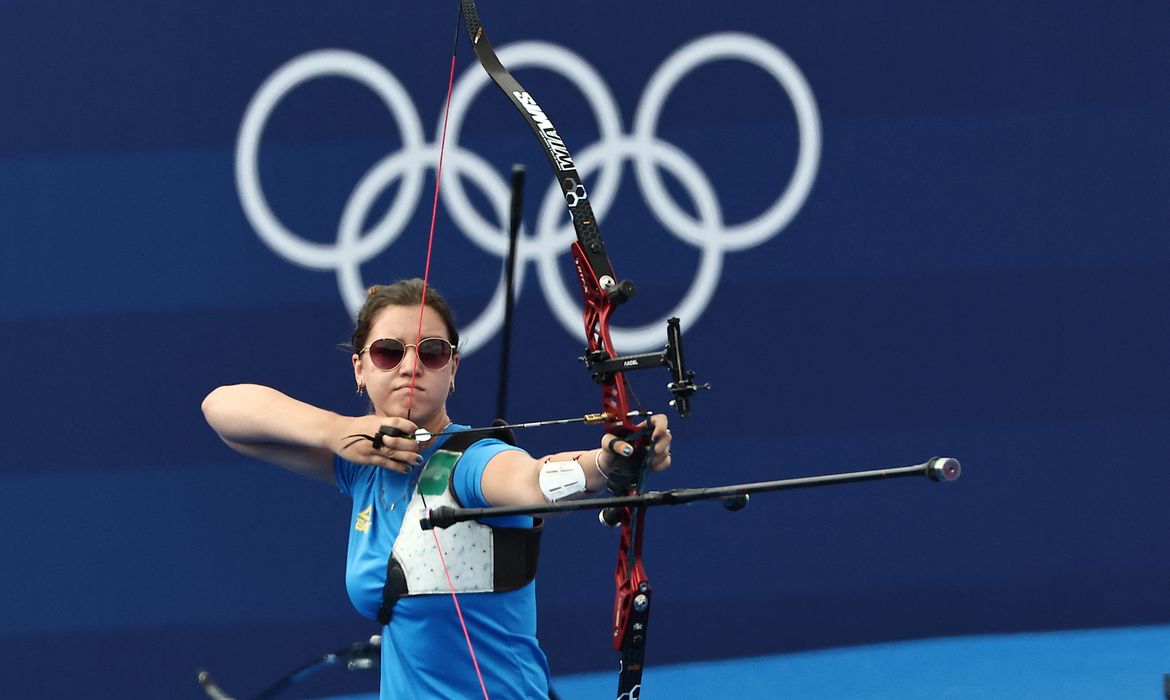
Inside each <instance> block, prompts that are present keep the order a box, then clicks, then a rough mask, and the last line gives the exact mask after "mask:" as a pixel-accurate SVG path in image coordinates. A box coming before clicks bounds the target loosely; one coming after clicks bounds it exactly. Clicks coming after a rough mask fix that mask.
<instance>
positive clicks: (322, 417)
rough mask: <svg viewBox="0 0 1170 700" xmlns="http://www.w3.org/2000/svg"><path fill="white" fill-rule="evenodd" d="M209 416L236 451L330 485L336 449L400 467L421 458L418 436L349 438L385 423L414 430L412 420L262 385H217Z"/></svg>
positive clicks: (206, 409)
mask: <svg viewBox="0 0 1170 700" xmlns="http://www.w3.org/2000/svg"><path fill="white" fill-rule="evenodd" d="M203 416H204V417H205V418H206V419H207V423H208V424H209V425H210V426H211V428H212V429H213V430H215V432H216V433H217V434H218V435H219V437H220V439H222V440H223V441H224V442H225V443H227V444H228V446H229V447H231V448H232V449H233V450H235V451H236V452H239V453H241V454H245V455H248V456H249V457H254V458H256V459H259V460H262V461H265V462H269V463H271V464H275V465H277V466H279V467H283V468H285V469H288V470H290V471H294V472H296V473H298V474H302V475H304V476H307V477H309V478H311V479H316V480H317V481H322V482H325V483H327V484H335V480H334V478H333V455H335V454H337V455H340V456H341V457H343V458H345V459H348V460H349V461H351V462H356V463H358V464H371V465H376V466H380V467H387V468H390V469H394V470H395V471H400V472H405V471H408V470H409V466H410V465H412V464H414V463H415V461H416V458H417V457H418V444H417V443H416V442H415V441H414V440H408V439H404V438H386V439H385V440H384V441H383V442H384V446H383V447H382V448H381V449H377V448H375V446H374V444H373V443H372V442H371V441H370V440H367V439H364V438H359V439H355V438H353V437H347V436H353V435H357V434H361V435H374V434H376V433H377V432H378V429H379V428H380V427H382V426H384V425H387V426H392V427H395V428H398V429H399V430H401V431H403V433H405V434H410V433H413V432H414V430H415V429H416V427H415V425H414V423H411V422H410V421H408V420H405V419H403V418H385V417H378V416H361V417H356V418H355V417H350V416H342V415H339V414H337V413H334V412H332V411H326V410H325V409H322V408H317V407H316V406H313V405H310V404H307V403H304V402H303V401H298V400H296V399H294V398H292V397H291V396H287V395H285V394H282V393H281V392H279V391H277V390H275V389H272V388H269V387H266V386H260V385H258V384H233V385H230V386H221V387H219V388H217V389H215V390H214V391H212V392H211V393H210V394H208V395H207V398H205V399H203Z"/></svg>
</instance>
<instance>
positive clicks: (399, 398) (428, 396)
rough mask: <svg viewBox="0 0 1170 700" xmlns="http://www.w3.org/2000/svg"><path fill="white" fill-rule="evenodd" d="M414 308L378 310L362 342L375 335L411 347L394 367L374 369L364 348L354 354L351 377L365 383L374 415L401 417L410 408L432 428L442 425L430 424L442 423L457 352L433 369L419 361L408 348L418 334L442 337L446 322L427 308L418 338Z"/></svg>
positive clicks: (370, 340)
mask: <svg viewBox="0 0 1170 700" xmlns="http://www.w3.org/2000/svg"><path fill="white" fill-rule="evenodd" d="M418 310H419V307H417V306H387V307H386V308H384V309H382V310H381V311H380V312H378V315H377V316H376V317H375V318H374V323H373V324H372V325H371V326H370V335H369V337H368V338H366V345H367V346H369V345H370V343H373V342H374V341H375V340H378V339H380V338H394V339H396V340H400V341H402V343H403V344H404V345H410V346H411V347H408V348H407V349H406V354H405V355H404V356H403V358H402V362H401V363H400V364H399V365H398V366H397V367H395V368H393V369H389V370H384V369H379V368H378V367H377V366H375V364H374V362H373V360H372V359H371V357H370V353H369V352H364V353H361V354H360V355H356V354H355V355H354V356H353V371H354V378H355V379H356V380H357V381H358V382H359V383H361V384H364V385H365V387H366V391H367V392H368V393H369V395H370V401H372V402H373V404H374V411H375V413H376V414H377V415H380V416H398V417H406V415H407V411H408V410H409V412H410V418H411V420H413V421H414V422H415V424H417V425H419V426H421V427H425V428H427V429H429V430H432V431H435V430H440V429H442V427H443V426H442V425H439V426H437V427H436V426H435V425H433V424H434V423H440V422H443V423H445V422H446V417H447V411H446V404H447V394H448V392H449V391H450V389H451V382H452V381H453V380H454V378H455V372H456V370H457V369H458V367H459V356H458V355H455V356H453V357H452V358H451V362H450V363H449V364H448V365H447V366H446V367H444V368H442V369H438V370H434V369H429V368H427V367H425V366H423V365H422V364H421V363H420V362H419V361H418V353H417V351H416V349H415V348H414V347H413V346H414V344H415V343H416V342H417V341H418V339H419V338H420V337H421V338H444V339H446V338H447V326H446V325H445V324H444V323H443V319H442V317H441V316H439V314H438V312H436V311H435V310H434V309H432V308H430V307H429V306H428V307H425V308H424V310H423V318H422V335H421V336H419V323H418ZM358 350H361V348H358ZM412 381H413V384H414V390H413V395H414V398H413V400H412V399H411V393H412V392H411V383H412Z"/></svg>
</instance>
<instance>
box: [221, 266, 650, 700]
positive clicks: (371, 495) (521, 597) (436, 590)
mask: <svg viewBox="0 0 1170 700" xmlns="http://www.w3.org/2000/svg"><path fill="white" fill-rule="evenodd" d="M424 298H425V304H424ZM420 310H421V311H420ZM420 312H421V324H420ZM351 347H352V348H353V356H352V362H353V376H354V381H355V383H356V388H357V392H358V393H359V394H362V393H366V394H368V395H369V398H370V402H371V404H372V406H373V411H372V413H371V414H370V415H366V416H356V417H355V416H343V415H339V414H337V413H333V412H331V411H327V410H324V409H321V408H317V407H315V406H311V405H309V404H306V403H303V402H301V401H297V400H296V399H293V398H291V397H289V396H286V395H285V394H282V393H280V392H279V391H277V390H275V389H271V388H268V387H264V386H258V385H246V384H245V385H233V386H221V387H219V388H217V389H215V390H214V391H212V392H211V393H210V394H209V395H208V396H207V398H206V399H204V401H203V413H204V416H205V417H206V418H207V422H208V423H209V424H210V425H211V427H212V428H213V429H214V430H215V431H216V433H218V434H219V436H220V437H221V438H222V439H223V441H224V442H226V443H227V444H228V445H229V446H230V447H231V448H232V449H234V450H236V451H238V452H240V453H242V454H245V455H248V456H250V457H255V458H257V459H261V460H263V461H266V462H271V463H273V464H276V465H278V466H280V467H284V468H285V469H289V470H291V471H295V472H297V473H300V474H303V475H305V476H307V477H310V478H312V479H316V480H318V481H322V482H325V483H328V484H333V485H336V486H337V487H338V488H340V489H341V491H342V492H343V493H345V494H348V495H349V496H350V497H351V498H352V499H353V511H352V515H351V521H350V531H349V532H350V539H349V549H348V555H347V561H346V588H347V590H348V592H349V597H350V600H351V601H352V602H353V605H354V607H356V608H357V610H358V612H360V613H361V614H362V615H364V616H366V617H369V618H371V619H376V620H378V621H379V622H381V624H382V625H383V629H382V679H381V697H382V698H403V697H443V698H470V697H476V696H479V695H481V694H483V695H484V696H488V695H489V693H490V697H492V698H497V699H499V698H534V697H547V695H548V692H549V671H548V663H547V661H546V659H545V655H544V652H543V651H542V650H541V649H540V646H539V644H538V643H537V640H536V595H535V585H534V582H533V581H534V576H535V565H536V552H537V549H538V547H537V542H538V537H539V532H540V527H541V524H540V522H539V521H538V520H534V519H533V518H532V517H529V516H511V517H507V518H493V519H490V520H487V519H485V521H483V522H476V521H471V522H466V523H460V524H459V525H455V526H453V527H451V528H448V529H446V530H443V531H441V534H439V535H438V540H437V541H436V539H435V537H436V535H434V534H432V533H438V532H440V531H438V530H435V531H422V530H421V529H420V527H419V523H418V521H419V518H418V514H419V512H420V511H421V510H423V509H425V508H434V507H436V506H438V505H459V506H463V507H467V508H480V507H489V506H509V505H526V504H537V503H546V502H550V501H556V500H561V499H564V498H572V497H574V496H577V495H578V494H585V493H587V492H589V491H598V490H601V489H604V488H605V487H606V486H607V483H608V484H609V485H611V486H612V485H613V479H614V477H615V475H617V474H621V473H623V471H625V472H628V469H629V464H628V460H623V455H629V454H630V453H631V451H632V447H631V445H630V444H628V443H626V442H625V441H622V440H617V439H615V438H614V436H612V435H606V436H604V437H602V439H601V444H600V446H599V447H596V448H593V449H591V450H570V451H565V452H558V453H555V454H550V455H546V456H543V457H539V458H534V457H531V456H529V455H528V454H527V453H526V452H524V451H523V450H521V449H519V448H517V447H515V446H513V445H511V444H509V442H508V441H507V440H508V439H509V436H507V435H503V434H500V435H495V436H485V434H484V433H482V432H468V433H459V432H458V431H460V430H466V429H467V426H464V425H460V424H457V423H455V422H454V421H453V420H452V419H451V418H450V417H449V416H448V414H447V396H448V394H450V393H451V392H452V391H454V389H455V375H456V373H457V371H458V369H459V350H458V348H459V333H458V331H457V330H456V327H455V321H454V317H453V315H452V313H451V311H450V309H449V308H448V306H447V304H446V302H445V301H444V300H443V298H442V297H441V296H440V295H439V294H438V293H436V292H435V290H434V289H430V288H426V287H425V285H424V283H423V282H422V281H421V280H404V281H400V282H396V283H394V284H390V285H384V286H375V287H372V288H371V289H370V290H369V294H368V296H367V299H366V302H365V304H364V306H363V307H362V309H361V311H360V312H359V314H358V318H357V324H356V328H355V329H354V332H353V338H352V346H351ZM645 429H646V430H648V431H650V433H651V439H652V440H653V448H652V452H651V453H650V455H649V456H648V459H649V460H650V468H651V469H653V470H656V471H657V470H661V469H665V468H667V467H668V466H670V440H671V438H670V431H669V430H668V429H667V420H666V417H665V416H663V415H654V416H652V417H651V418H650V420H649V421H648V423H647V425H646V426H645ZM426 438H430V439H426ZM501 438H503V439H501ZM448 578H449V579H450V581H451V583H450V584H449V583H448ZM453 592H454V593H456V594H458V595H457V596H456V600H457V601H458V605H459V607H460V608H461V614H460V616H459V617H460V618H461V619H462V620H463V621H465V622H464V624H465V628H461V627H460V625H456V624H453V623H452V621H453V620H454V619H456V616H455V612H456V611H455V610H454V609H453V605H452V595H451V594H452V593H453ZM465 636H466V637H467V638H466V639H465ZM469 647H470V648H471V649H472V650H473V651H472V653H471V654H469V651H468V649H469Z"/></svg>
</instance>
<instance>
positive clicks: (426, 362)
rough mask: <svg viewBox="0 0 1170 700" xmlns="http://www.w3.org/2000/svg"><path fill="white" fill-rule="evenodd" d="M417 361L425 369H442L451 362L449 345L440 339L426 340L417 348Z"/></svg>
mask: <svg viewBox="0 0 1170 700" xmlns="http://www.w3.org/2000/svg"><path fill="white" fill-rule="evenodd" d="M418 360H419V362H421V363H422V365H423V367H426V368H427V369H443V368H444V367H446V366H447V363H448V362H450V361H451V344H450V343H448V342H447V341H445V340H443V339H442V338H427V339H426V340H424V341H422V343H420V344H419V346H418Z"/></svg>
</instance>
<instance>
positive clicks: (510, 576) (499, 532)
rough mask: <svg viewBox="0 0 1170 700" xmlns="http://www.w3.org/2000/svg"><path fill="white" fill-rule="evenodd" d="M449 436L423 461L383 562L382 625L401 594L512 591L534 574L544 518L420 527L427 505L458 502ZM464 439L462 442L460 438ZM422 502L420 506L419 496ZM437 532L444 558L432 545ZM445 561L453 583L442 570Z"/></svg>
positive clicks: (455, 453) (455, 451)
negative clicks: (520, 523) (510, 524)
mask: <svg viewBox="0 0 1170 700" xmlns="http://www.w3.org/2000/svg"><path fill="white" fill-rule="evenodd" d="M458 437H459V436H453V437H452V438H451V439H449V440H448V441H447V442H446V443H444V445H443V447H442V448H440V449H439V450H437V451H436V452H435V454H433V455H432V456H431V458H430V459H429V460H427V463H426V465H424V467H423V472H422V474H421V475H420V476H419V480H418V485H417V487H416V488H415V491H414V494H412V496H411V499H410V503H409V504H408V505H407V508H406V517H405V518H403V521H402V528H401V530H400V531H399V533H398V538H397V539H396V540H395V541H394V550H393V551H392V552H391V554H390V560H389V561H388V562H387V566H386V585H385V587H384V588H383V589H382V605H381V607H380V608H379V610H378V621H379V622H381V623H382V624H386V623H387V622H388V621H389V619H390V616H391V614H392V612H393V610H392V609H393V606H394V603H395V602H397V600H398V598H400V597H402V596H413V595H434V594H449V593H450V592H451V586H453V587H454V589H455V592H456V593H486V592H491V591H511V590H515V589H517V588H521V587H523V586H525V585H527V584H528V583H529V582H530V581H532V579H533V578H535V576H536V561H537V558H538V556H539V553H540V533H541V531H542V529H543V527H544V526H543V523H542V522H541V521H540V520H539V519H536V521H535V522H534V524H533V527H530V528H504V527H491V526H488V525H484V524H482V523H479V522H476V521H474V520H472V521H467V522H462V523H458V524H456V525H452V526H451V527H448V528H436V529H434V530H430V531H423V529H422V528H421V527H420V526H419V519H420V518H422V517H424V516H425V515H426V509H427V508H428V507H429V508H432V509H434V508H437V507H439V506H452V507H462V504H461V503H459V501H458V499H456V498H455V494H454V492H453V491H452V489H451V475H452V473H453V472H454V471H455V467H456V465H457V464H458V462H459V459H460V458H461V457H462V456H463V451H462V448H463V445H459V444H452V443H455V442H456V441H457V438H458ZM460 442H463V441H460ZM424 497H425V498H426V505H425V506H424V505H423V498H424ZM436 535H437V536H438V539H439V546H440V547H441V548H442V557H443V560H442V561H441V560H440V557H439V551H438V550H437V549H436V547H435V537H436ZM443 561H445V562H446V565H447V572H450V576H451V584H450V586H449V585H448V583H447V573H445V572H444V570H443Z"/></svg>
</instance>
